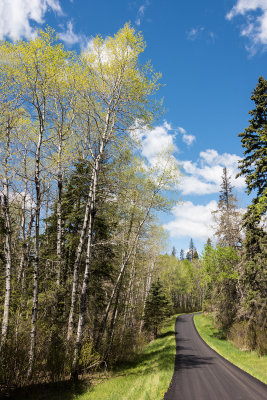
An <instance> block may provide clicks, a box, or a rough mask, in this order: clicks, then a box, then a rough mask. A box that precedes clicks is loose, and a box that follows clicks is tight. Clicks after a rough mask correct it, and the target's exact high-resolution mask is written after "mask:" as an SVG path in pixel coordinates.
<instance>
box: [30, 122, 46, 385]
mask: <svg viewBox="0 0 267 400" xmlns="http://www.w3.org/2000/svg"><path fill="white" fill-rule="evenodd" d="M43 133H44V120H43V119H42V121H41V122H40V134H39V140H38V144H37V148H36V153H35V192H36V211H35V238H34V253H35V254H34V261H33V265H34V269H33V305H32V317H31V333H30V350H29V367H28V371H27V377H28V379H31V378H32V375H33V366H34V361H35V350H36V322H37V316H38V295H39V290H38V283H39V235H40V210H41V188H40V153H41V145H42V140H43Z"/></svg>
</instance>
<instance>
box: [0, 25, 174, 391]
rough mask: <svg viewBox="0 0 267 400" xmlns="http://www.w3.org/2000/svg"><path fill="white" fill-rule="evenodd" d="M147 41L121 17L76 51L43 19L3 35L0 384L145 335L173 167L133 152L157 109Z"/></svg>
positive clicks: (58, 369)
mask: <svg viewBox="0 0 267 400" xmlns="http://www.w3.org/2000/svg"><path fill="white" fill-rule="evenodd" d="M144 49H145V42H144V40H143V37H142V35H141V34H139V33H136V32H135V31H134V29H133V28H132V27H131V26H130V25H129V24H126V25H125V26H124V27H123V28H122V29H121V30H120V31H119V32H118V33H117V34H116V35H115V36H114V37H109V38H107V39H105V40H104V39H103V38H101V37H100V36H99V37H96V38H95V39H94V40H93V44H92V47H91V48H90V50H89V51H87V52H84V53H83V54H81V55H77V54H75V53H74V52H69V51H66V50H65V49H64V47H63V46H62V44H61V43H59V42H58V41H57V37H56V36H55V34H54V32H53V30H51V29H50V28H47V29H46V30H45V31H40V32H39V33H38V35H37V36H36V37H35V38H34V39H32V40H30V41H29V42H25V41H19V42H16V43H10V42H1V44H0V70H1V71H0V85H1V88H0V96H1V101H0V141H1V170H0V176H1V204H0V267H1V269H0V280H1V287H0V299H1V308H0V311H1V338H0V339H1V340H0V350H1V362H0V377H1V385H2V386H7V387H11V386H12V385H15V386H16V385H18V386H19V385H24V384H26V383H32V382H41V381H45V380H57V379H61V378H66V377H68V376H71V377H72V378H73V379H77V378H78V375H79V374H81V373H83V372H88V371H89V370H90V369H91V368H93V367H94V366H100V365H101V363H102V362H104V361H105V362H109V364H112V362H114V361H116V360H117V359H118V358H119V357H124V358H125V357H126V358H127V357H128V356H129V355H130V354H131V353H132V351H134V350H135V349H137V348H138V346H140V345H141V343H142V340H141V339H140V338H141V337H142V332H143V329H144V309H145V303H146V300H147V297H148V293H149V290H150V287H151V284H152V281H153V280H154V276H155V270H156V269H155V264H156V260H157V257H158V255H159V254H160V252H161V243H163V242H164V239H165V234H164V232H163V231H162V228H160V226H159V224H158V222H157V220H156V217H155V212H156V211H166V210H169V209H170V207H171V205H172V202H171V201H169V200H168V198H167V197H166V190H171V189H172V187H174V186H175V182H176V179H177V176H178V172H177V168H176V166H175V164H174V163H173V161H172V160H173V159H172V150H171V149H167V150H166V152H162V153H161V154H160V155H159V156H158V158H157V159H156V158H155V160H154V162H153V165H151V164H149V163H148V162H147V161H146V160H144V159H143V158H142V156H141V152H140V140H139V139H138V132H140V130H141V129H144V128H146V129H149V127H150V126H151V124H152V123H153V121H154V120H155V118H157V116H158V115H160V113H161V109H162V107H161V103H160V102H157V101H156V100H155V93H156V92H157V90H158V88H159V86H160V83H159V79H160V74H158V73H156V72H154V71H153V68H152V66H151V65H150V63H147V64H145V65H141V63H140V61H139V59H140V55H141V54H142V53H143V51H144ZM139 136H140V135H139Z"/></svg>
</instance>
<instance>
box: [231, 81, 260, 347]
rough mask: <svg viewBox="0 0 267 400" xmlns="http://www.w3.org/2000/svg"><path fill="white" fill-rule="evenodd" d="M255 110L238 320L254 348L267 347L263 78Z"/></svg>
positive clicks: (246, 169) (244, 166) (247, 134)
mask: <svg viewBox="0 0 267 400" xmlns="http://www.w3.org/2000/svg"><path fill="white" fill-rule="evenodd" d="M251 100H252V101H254V103H255V109H253V110H252V111H249V114H250V115H251V116H252V118H251V119H250V121H249V122H250V124H249V126H248V128H246V129H245V130H244V132H242V133H240V134H239V136H240V137H241V141H242V146H243V148H244V149H245V151H244V156H245V157H244V159H243V160H241V161H240V163H239V168H240V172H239V174H238V176H241V175H244V176H245V179H246V184H247V192H248V194H250V193H251V192H253V193H255V197H254V198H253V200H252V204H251V205H250V206H249V207H248V211H247V212H246V214H245V217H244V225H245V228H246V237H245V249H244V252H243V254H242V259H241V263H240V266H241V268H240V285H239V292H240V300H241V301H240V305H239V310H238V314H237V320H239V321H242V322H243V321H246V322H247V325H248V329H249V330H248V332H249V342H250V347H251V348H256V349H257V350H258V352H259V353H260V354H264V353H265V354H266V352H267V348H266V345H264V343H266V341H267V321H266V310H267V271H266V265H267V251H266V249H267V233H266V230H265V229H264V228H263V226H262V222H263V218H265V217H266V211H267V81H266V80H265V79H264V78H263V77H262V76H261V77H260V78H259V81H258V85H257V86H256V88H255V90H254V91H253V93H252V96H251Z"/></svg>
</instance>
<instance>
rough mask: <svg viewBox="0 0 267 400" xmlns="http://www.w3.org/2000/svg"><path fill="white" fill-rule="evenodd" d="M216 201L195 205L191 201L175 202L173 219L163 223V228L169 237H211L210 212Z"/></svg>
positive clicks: (202, 238)
mask: <svg viewBox="0 0 267 400" xmlns="http://www.w3.org/2000/svg"><path fill="white" fill-rule="evenodd" d="M216 207H217V202H216V201H215V200H212V201H210V202H209V203H208V204H206V205H195V204H193V203H192V202H191V201H186V202H184V203H182V204H177V205H176V206H175V207H174V208H173V209H172V214H173V216H174V220H173V221H170V222H168V223H167V224H165V225H163V227H164V229H166V230H167V231H169V233H170V236H171V237H175V238H181V237H187V236H189V237H194V238H197V239H201V240H207V239H208V237H212V235H213V230H212V227H211V226H212V214H211V211H213V210H215V209H216Z"/></svg>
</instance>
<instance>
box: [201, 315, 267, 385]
mask: <svg viewBox="0 0 267 400" xmlns="http://www.w3.org/2000/svg"><path fill="white" fill-rule="evenodd" d="M194 322H195V325H196V328H197V330H198V333H199V334H200V336H201V337H202V339H204V340H205V342H206V343H207V344H208V345H209V346H210V347H211V348H212V349H214V350H215V351H217V353H219V354H220V355H222V356H223V357H224V358H226V359H227V360H228V361H230V362H231V363H233V364H235V365H237V366H238V367H239V368H241V369H243V370H244V371H246V372H248V373H249V374H250V375H252V376H254V377H255V378H257V379H259V380H260V381H262V382H264V383H266V384H267V356H263V357H259V356H258V355H257V353H256V352H255V351H241V350H239V349H238V348H237V347H235V346H234V345H233V344H232V343H230V342H228V341H227V340H223V339H221V334H220V331H219V330H218V329H216V328H215V327H214V323H213V318H212V316H211V315H206V314H200V315H195V316H194Z"/></svg>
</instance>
